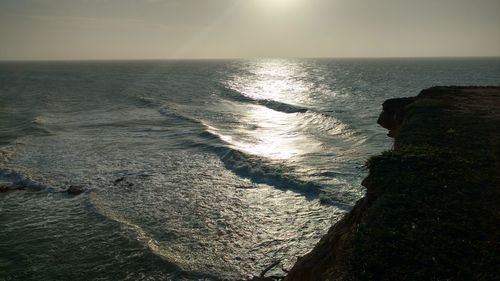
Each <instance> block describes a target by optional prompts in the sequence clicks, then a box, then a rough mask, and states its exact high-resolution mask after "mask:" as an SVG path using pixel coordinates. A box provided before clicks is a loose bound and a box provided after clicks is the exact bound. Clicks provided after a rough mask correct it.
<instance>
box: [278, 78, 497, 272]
mask: <svg viewBox="0 0 500 281" xmlns="http://www.w3.org/2000/svg"><path fill="white" fill-rule="evenodd" d="M378 123H379V124H380V125H382V126H383V127H385V128H387V129H388V130H389V136H391V137H393V138H394V139H395V143H394V149H392V150H390V151H387V152H384V153H383V154H382V155H379V156H376V157H373V158H371V159H370V160H369V161H368V163H367V167H368V169H369V175H368V177H367V178H366V179H365V180H364V181H363V185H364V186H365V187H366V189H367V192H366V196H365V197H364V198H363V199H361V200H359V201H358V202H357V204H356V205H355V207H354V208H353V209H352V211H351V212H350V213H349V214H348V215H346V216H345V217H344V218H343V219H342V220H341V221H339V222H338V223H337V224H335V225H334V226H333V227H332V228H331V229H330V230H329V231H328V233H327V234H326V235H325V236H324V237H323V238H322V239H321V241H320V242H319V243H318V245H317V246H316V247H315V248H314V249H313V251H312V252H310V253H309V254H307V255H306V256H304V257H302V258H300V259H299V260H298V261H297V263H296V264H295V265H294V267H293V268H292V269H291V271H290V272H289V274H288V276H287V277H286V279H285V280H288V281H298V280H314V281H319V280H498V278H499V276H500V266H499V265H500V184H499V183H500V176H499V175H500V88H499V87H435V88H431V89H427V90H424V91H422V92H421V93H420V94H419V95H418V96H417V97H414V98H401V99H391V100H387V101H386V102H385V103H384V104H383V112H382V113H381V115H380V117H379V120H378Z"/></svg>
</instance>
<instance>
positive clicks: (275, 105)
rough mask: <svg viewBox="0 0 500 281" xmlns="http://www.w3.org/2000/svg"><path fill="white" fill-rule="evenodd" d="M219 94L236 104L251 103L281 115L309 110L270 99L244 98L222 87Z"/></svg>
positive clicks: (234, 91) (240, 94) (238, 93)
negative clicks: (281, 113)
mask: <svg viewBox="0 0 500 281" xmlns="http://www.w3.org/2000/svg"><path fill="white" fill-rule="evenodd" d="M221 94H222V96H223V97H224V98H227V99H230V100H233V101H237V102H245V103H251V104H255V105H261V106H265V107H267V108H269V109H272V110H275V111H279V112H283V113H305V112H307V111H309V110H310V109H308V108H305V107H301V106H297V105H292V104H288V103H283V102H279V101H275V100H270V99H254V98H251V97H249V96H246V95H244V94H242V93H240V92H238V91H236V90H233V89H229V88H226V87H224V88H223V89H222V91H221Z"/></svg>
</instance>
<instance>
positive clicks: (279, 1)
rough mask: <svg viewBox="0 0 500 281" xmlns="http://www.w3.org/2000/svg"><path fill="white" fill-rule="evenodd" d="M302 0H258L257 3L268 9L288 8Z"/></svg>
mask: <svg viewBox="0 0 500 281" xmlns="http://www.w3.org/2000/svg"><path fill="white" fill-rule="evenodd" d="M301 1H303V0H258V2H259V4H260V5H262V6H264V7H266V8H268V9H289V8H293V7H296V6H297V5H298V4H299V2H301Z"/></svg>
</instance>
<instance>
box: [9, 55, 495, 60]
mask: <svg viewBox="0 0 500 281" xmlns="http://www.w3.org/2000/svg"><path fill="white" fill-rule="evenodd" d="M480 58H484V59H488V58H490V59H497V58H500V55H494V56H482V55H478V56H380V57H376V56H366V57H363V56H360V57H356V56H346V57H334V56H332V57H254V58H252V57H248V58H247V57H220V58H217V57H213V58H210V57H200V58H109V59H106V58H90V59H79V58H74V59H0V62H99V61H110V62H111V61H223V60H279V59H284V60H286V59H289V60H293V59H375V60H376V59H480Z"/></svg>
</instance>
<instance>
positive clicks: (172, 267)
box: [0, 58, 500, 281]
mask: <svg viewBox="0 0 500 281" xmlns="http://www.w3.org/2000/svg"><path fill="white" fill-rule="evenodd" d="M435 85H493V86H500V59H498V58H476V59H472V58H470V59H451V58H450V59H260V60H199V61H197V60H184V61H182V60H179V61H85V62H82V61H80V62H77V61H74V62H70V61H68V62H1V63H0V186H7V187H9V188H21V190H15V191H9V192H4V193H0V280H37V281H38V280H222V279H226V280H241V279H244V278H247V277H249V276H252V275H258V274H259V273H260V272H261V271H262V270H263V269H265V268H266V267H267V266H269V265H270V264H273V263H274V262H277V261H279V262H280V263H279V265H278V266H276V267H275V268H274V269H273V270H272V271H271V273H273V274H275V275H283V274H284V271H283V269H284V270H286V269H289V268H290V267H291V266H292V265H293V263H294V262H295V261H296V260H297V258H298V257H300V256H303V255H304V254H306V253H307V252H309V251H310V250H311V249H312V248H313V247H314V245H315V244H316V243H317V242H318V241H319V239H320V238H321V237H322V235H324V234H325V233H326V231H327V230H328V228H329V227H330V226H331V225H332V224H334V223H335V222H336V221H338V220H339V219H340V218H342V216H343V215H344V214H345V213H346V212H348V211H349V210H350V208H351V207H352V206H353V205H354V203H355V202H356V201H357V200H358V199H360V198H361V197H362V196H363V194H364V188H363V187H362V186H361V181H362V179H363V178H364V177H365V176H366V172H367V171H366V169H365V166H364V164H365V162H366V160H367V159H368V158H369V157H370V156H372V155H376V154H379V153H380V152H382V151H384V150H387V149H390V148H391V145H392V140H391V139H390V138H388V137H387V136H386V133H387V131H386V130H385V129H383V128H381V127H379V126H378V125H377V124H376V120H377V117H378V115H379V113H380V111H381V104H382V103H383V101H384V100H386V99H388V98H394V97H403V96H414V95H416V94H418V93H419V92H420V90H422V89H424V88H428V87H431V86H435ZM71 185H75V186H80V187H82V188H84V189H85V192H84V193H83V194H81V195H78V196H73V195H69V194H67V193H66V192H64V191H65V190H66V189H67V188H68V187H69V186H71Z"/></svg>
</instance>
